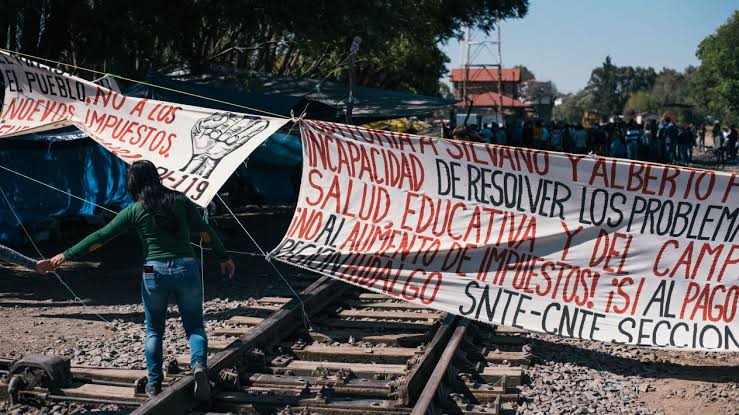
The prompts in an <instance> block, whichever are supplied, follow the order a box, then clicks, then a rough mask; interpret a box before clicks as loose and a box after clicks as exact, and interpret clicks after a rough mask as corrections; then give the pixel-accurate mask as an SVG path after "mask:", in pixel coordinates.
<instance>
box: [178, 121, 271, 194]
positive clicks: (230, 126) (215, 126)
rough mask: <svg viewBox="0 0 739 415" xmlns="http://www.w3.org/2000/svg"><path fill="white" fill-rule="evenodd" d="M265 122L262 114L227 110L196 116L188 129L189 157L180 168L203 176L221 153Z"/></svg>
mask: <svg viewBox="0 0 739 415" xmlns="http://www.w3.org/2000/svg"><path fill="white" fill-rule="evenodd" d="M268 126H269V121H267V120H264V119H262V118H259V117H250V116H246V115H238V114H233V113H230V112H218V113H215V114H212V115H210V116H209V117H207V118H203V119H201V120H199V121H198V122H197V123H196V124H195V125H194V126H193V127H192V131H191V137H192V157H191V158H190V161H189V162H188V163H187V165H185V167H183V168H182V169H180V171H183V172H185V173H190V174H197V175H200V176H202V177H204V178H206V179H207V178H208V177H209V176H210V174H211V173H212V172H213V170H214V169H215V168H216V166H217V165H218V163H219V162H220V161H221V160H222V159H223V158H224V157H226V156H227V155H228V154H230V153H231V152H232V151H234V150H236V149H237V148H239V147H241V146H242V145H244V144H246V142H247V141H249V139H251V138H252V137H254V136H256V135H257V134H259V133H261V132H262V131H264V130H265V129H266V128H267V127H268Z"/></svg>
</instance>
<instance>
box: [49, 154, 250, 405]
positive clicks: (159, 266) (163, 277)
mask: <svg viewBox="0 0 739 415" xmlns="http://www.w3.org/2000/svg"><path fill="white" fill-rule="evenodd" d="M128 191H129V192H130V193H131V195H132V196H133V199H134V200H135V201H136V202H135V203H133V204H131V205H130V206H129V207H127V208H126V209H123V210H122V211H121V212H120V213H119V214H118V215H117V216H116V217H115V218H114V219H113V220H112V221H111V222H110V223H109V224H108V225H106V226H105V227H103V228H102V229H100V230H98V231H97V232H94V233H92V234H90V235H89V236H87V237H86V238H85V239H83V240H82V241H81V242H79V243H78V244H77V245H75V246H73V247H71V248H69V249H67V250H66V251H64V252H63V253H61V254H58V255H57V256H55V257H54V258H52V260H51V263H52V266H54V267H58V266H59V265H61V264H62V263H64V262H65V261H70V260H77V259H79V258H81V257H82V256H83V255H85V254H87V253H89V252H92V251H94V250H96V249H98V248H100V247H101V246H102V245H103V244H105V243H107V242H109V241H111V240H112V239H113V238H115V237H116V236H118V235H120V234H122V233H124V232H125V231H127V230H132V229H135V230H136V231H137V232H138V234H139V237H140V238H141V241H142V244H143V248H144V257H145V259H146V262H145V263H144V270H143V281H142V284H141V298H142V300H143V303H144V314H145V315H146V341H145V343H144V347H145V351H146V366H147V369H148V382H147V385H146V393H147V395H149V396H150V397H151V396H155V395H157V394H158V393H159V392H160V391H161V384H162V378H163V373H162V340H163V337H164V326H165V324H164V323H165V319H166V314H167V303H168V299H169V297H170V296H174V297H175V300H176V302H177V308H178V310H179V312H180V316H181V318H182V324H183V326H184V328H185V332H186V333H187V336H188V339H189V342H190V354H191V360H190V365H191V367H192V369H193V370H194V373H195V380H196V386H195V396H196V398H197V399H199V400H207V399H208V398H209V397H210V385H209V384H208V378H207V374H206V370H205V369H206V358H207V342H208V340H207V338H206V335H205V329H204V325H203V303H202V296H203V286H202V281H201V279H200V275H199V274H200V265H199V264H198V262H197V261H196V259H195V254H194V251H193V249H192V246H191V244H190V233H191V232H196V233H199V234H200V237H201V238H202V240H203V241H205V242H209V243H210V244H211V245H212V246H213V250H214V252H215V254H216V257H217V258H218V260H219V261H220V266H221V273H227V274H228V276H229V277H233V275H234V272H235V271H236V266H235V265H234V263H233V261H232V260H231V259H229V258H228V255H227V253H226V250H225V249H224V248H223V244H222V243H221V241H220V239H219V238H218V236H217V235H216V233H215V232H214V231H213V229H212V228H211V227H210V226H209V225H208V224H207V223H206V222H205V221H204V220H203V219H202V217H201V216H200V214H199V212H198V210H197V209H196V207H195V205H193V204H192V203H191V202H190V201H189V200H188V199H186V198H185V196H183V195H181V194H180V193H177V192H174V191H171V190H169V189H167V188H165V187H164V186H163V185H162V182H161V179H160V178H159V174H158V172H157V169H156V167H155V166H154V164H152V163H151V162H149V161H136V162H134V163H133V164H132V165H131V166H130V167H129V169H128Z"/></svg>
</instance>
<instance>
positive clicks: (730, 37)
mask: <svg viewBox="0 0 739 415" xmlns="http://www.w3.org/2000/svg"><path fill="white" fill-rule="evenodd" d="M696 56H698V58H699V59H700V60H701V65H700V67H699V68H698V73H697V77H696V83H697V84H698V85H699V88H700V89H702V91H703V92H702V94H705V95H704V97H703V99H702V101H703V102H705V104H706V105H707V107H708V110H709V111H711V112H712V113H714V115H715V116H718V117H721V118H722V119H724V120H726V121H728V122H736V121H737V120H738V119H739V115H737V114H739V11H735V12H734V14H733V15H732V16H731V17H729V19H728V20H727V21H726V23H724V24H723V25H722V26H720V27H719V28H718V29H717V30H716V33H714V34H712V35H710V36H708V37H706V38H705V39H703V41H702V42H701V43H700V44H699V45H698V51H697V52H696ZM702 94H701V95H702ZM729 120H731V121H729Z"/></svg>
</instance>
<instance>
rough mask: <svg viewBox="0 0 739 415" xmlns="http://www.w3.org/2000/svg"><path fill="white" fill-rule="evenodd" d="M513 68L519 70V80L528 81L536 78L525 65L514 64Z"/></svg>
mask: <svg viewBox="0 0 739 415" xmlns="http://www.w3.org/2000/svg"><path fill="white" fill-rule="evenodd" d="M514 68H517V69H520V70H521V82H526V81H530V80H532V79H536V75H534V73H533V72H531V70H530V69H529V68H527V67H526V66H525V65H516V66H514Z"/></svg>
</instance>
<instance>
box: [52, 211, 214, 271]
mask: <svg viewBox="0 0 739 415" xmlns="http://www.w3.org/2000/svg"><path fill="white" fill-rule="evenodd" d="M175 200H176V201H175V205H174V215H175V216H176V217H177V223H178V235H180V236H179V237H176V236H174V235H170V234H169V233H168V232H167V231H164V230H161V229H159V228H158V227H157V226H156V224H155V222H154V218H153V216H152V215H151V214H149V213H147V212H146V211H145V210H144V208H143V206H141V203H139V202H136V203H134V204H132V205H130V206H128V207H127V208H125V209H123V210H122V211H121V212H120V213H118V215H116V217H115V218H113V220H112V221H110V223H108V224H107V225H105V227H103V228H102V229H100V230H98V231H96V232H93V233H91V234H90V235H88V236H87V237H86V238H85V239H83V240H82V241H80V242H79V243H77V245H75V246H73V247H71V248H69V249H67V250H66V251H65V252H64V258H66V259H67V260H70V261H73V260H78V259H79V258H81V257H82V256H84V255H86V254H87V253H89V252H92V251H94V250H96V249H98V248H100V247H101V246H103V245H104V244H106V243H108V242H110V241H111V240H113V239H114V238H116V237H117V236H119V235H121V234H123V233H125V232H127V231H129V230H131V229H136V231H137V232H138V234H139V238H141V242H142V244H143V248H144V258H146V260H150V259H171V258H182V257H194V256H195V253H194V251H193V249H192V245H190V238H189V237H190V234H191V233H197V234H199V236H200V237H201V238H202V239H203V242H206V243H209V244H210V245H211V246H212V248H213V251H214V252H215V254H216V257H217V258H218V260H219V261H221V262H222V261H225V260H227V259H228V254H227V253H226V250H225V249H224V247H223V244H222V243H221V240H220V239H219V238H218V235H216V233H215V232H214V231H213V228H211V227H210V225H208V224H207V223H205V221H204V220H203V218H202V217H201V216H200V213H199V212H198V210H197V208H196V207H195V205H194V204H192V202H190V201H189V200H188V199H186V198H185V197H177V198H176V199H175Z"/></svg>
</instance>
